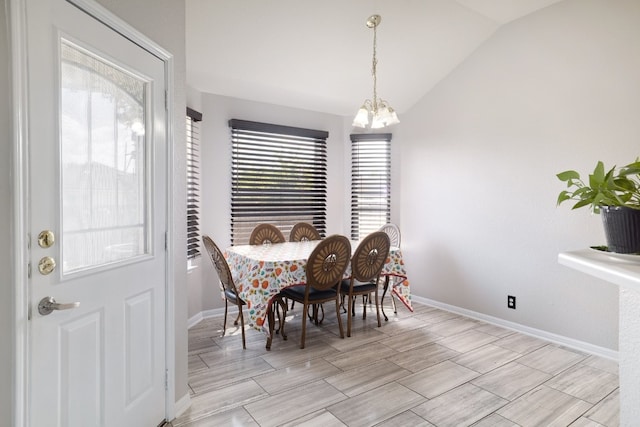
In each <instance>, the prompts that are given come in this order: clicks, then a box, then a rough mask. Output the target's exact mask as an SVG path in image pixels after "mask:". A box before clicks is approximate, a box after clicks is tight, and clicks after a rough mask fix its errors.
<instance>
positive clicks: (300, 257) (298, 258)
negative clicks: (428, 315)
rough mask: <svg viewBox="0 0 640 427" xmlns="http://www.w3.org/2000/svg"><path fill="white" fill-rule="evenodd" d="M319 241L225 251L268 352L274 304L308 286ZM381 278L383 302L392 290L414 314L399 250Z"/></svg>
mask: <svg viewBox="0 0 640 427" xmlns="http://www.w3.org/2000/svg"><path fill="white" fill-rule="evenodd" d="M319 242H320V240H311V241H302V242H285V243H272V244H265V245H236V246H230V247H228V248H226V249H225V251H224V256H225V258H226V260H227V263H228V264H229V268H230V270H231V275H232V278H233V281H234V283H235V285H236V289H237V292H238V295H239V297H240V298H241V299H242V300H244V301H245V302H246V306H247V310H248V312H249V322H248V324H249V326H250V327H252V328H254V329H258V330H261V331H263V332H264V333H265V334H266V335H267V349H270V347H271V341H272V338H273V330H274V325H273V321H274V320H273V313H272V312H271V310H273V307H272V305H273V302H274V300H275V299H276V296H277V295H278V294H279V293H280V291H282V290H283V289H285V288H287V287H290V286H295V285H304V284H306V279H307V277H306V271H305V267H306V264H307V259H308V258H309V255H311V252H312V251H313V249H314V248H315V247H316V246H317V244H318V243H319ZM359 243H360V242H359V241H351V251H352V255H353V252H354V251H355V250H356V248H357V247H358V244H359ZM380 276H381V278H384V280H383V281H381V282H382V283H383V286H384V292H383V296H382V300H384V295H385V293H386V292H387V290H388V288H390V292H391V293H392V294H393V295H395V296H396V297H397V299H398V300H399V301H400V302H402V303H403V305H404V306H405V307H406V308H407V309H408V310H410V311H413V307H412V305H411V292H410V286H409V280H408V279H407V273H406V270H405V267H404V261H403V259H402V251H401V250H400V248H398V247H394V246H392V247H391V248H390V250H389V255H388V257H387V259H386V261H385V264H384V266H383V267H382V272H381V273H380ZM350 277H351V266H350V265H349V266H348V267H347V270H346V271H345V273H344V277H343V278H344V279H349V278H350ZM383 314H384V310H383ZM270 316H271V317H270ZM269 319H271V324H269ZM386 319H387V316H386V315H385V320H386Z"/></svg>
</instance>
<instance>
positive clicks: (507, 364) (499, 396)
mask: <svg viewBox="0 0 640 427" xmlns="http://www.w3.org/2000/svg"><path fill="white" fill-rule="evenodd" d="M387 299H388V298H387ZM386 302H387V301H385V303H386ZM325 309H326V310H327V313H326V318H325V319H324V322H323V323H322V324H321V325H319V326H315V325H313V324H312V323H311V322H308V323H307V339H306V346H305V348H304V349H300V348H299V344H300V331H301V329H300V324H301V322H300V316H301V314H302V309H301V307H300V306H299V305H296V307H295V309H294V310H293V311H289V312H288V313H287V325H286V332H287V336H288V340H287V341H284V340H282V338H281V337H280V336H279V335H277V336H276V337H275V338H274V340H273V345H272V347H271V351H267V350H266V349H265V336H264V335H263V334H262V333H261V332H258V331H255V330H250V329H247V330H246V332H247V349H246V350H243V349H242V338H241V336H240V330H239V328H238V327H235V326H233V319H234V317H233V315H231V316H230V317H229V320H228V324H227V326H230V327H228V328H227V333H226V335H225V336H224V337H221V332H222V321H223V319H222V316H218V317H212V318H208V319H205V320H203V321H201V322H200V323H199V324H197V325H196V326H194V327H193V328H191V329H190V330H189V386H190V388H191V407H190V408H189V409H188V410H187V411H186V412H185V413H184V414H182V415H181V416H180V417H178V418H177V419H176V420H174V422H173V425H174V426H175V427H178V426H184V427H196V426H198V427H202V426H321V427H332V426H381V427H382V426H438V427H446V426H476V427H500V426H523V427H528V426H545V427H546V426H572V427H601V426H604V427H615V426H618V424H619V415H618V414H619V394H618V366H617V363H615V362H613V361H610V360H607V359H603V358H600V357H596V356H592V355H589V354H585V353H582V352H580V351H576V350H573V349H570V348H566V347H562V346H559V345H556V344H552V343H549V342H546V341H543V340H540V339H537V338H533V337H530V336H527V335H524V334H520V333H517V332H514V331H511V330H508V329H504V328H501V327H498V326H495V325H490V324H487V323H484V322H481V321H477V320H474V319H469V318H466V317H463V316H459V315H456V314H453V313H449V312H447V311H443V310H440V309H437V308H434V307H430V306H426V305H422V304H418V303H414V309H415V310H414V312H413V313H411V312H409V311H408V310H406V309H405V308H404V307H398V314H397V315H394V314H393V312H392V309H391V307H390V306H387V307H385V312H386V313H387V314H388V315H389V314H391V315H390V317H389V321H388V322H385V321H384V320H383V322H382V327H380V328H378V327H377V322H376V319H375V308H373V310H371V309H370V308H368V312H367V318H366V319H365V320H363V319H362V306H358V307H357V314H356V317H355V318H354V325H353V329H352V333H351V337H350V338H345V339H341V338H340V336H339V332H338V324H337V318H336V315H335V313H333V314H331V311H332V310H331V309H330V304H326V307H325ZM343 319H344V324H345V327H346V315H343Z"/></svg>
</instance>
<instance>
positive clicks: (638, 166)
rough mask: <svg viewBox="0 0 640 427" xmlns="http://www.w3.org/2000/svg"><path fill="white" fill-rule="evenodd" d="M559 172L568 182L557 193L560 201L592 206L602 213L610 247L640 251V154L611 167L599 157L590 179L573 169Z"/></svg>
mask: <svg viewBox="0 0 640 427" xmlns="http://www.w3.org/2000/svg"><path fill="white" fill-rule="evenodd" d="M556 176H557V177H558V179H559V180H560V181H563V182H566V183H567V189H566V190H563V191H561V192H560V194H559V195H558V201H557V204H558V205H560V204H561V203H563V202H566V201H568V200H573V201H575V202H576V203H575V204H574V205H573V207H572V209H579V208H583V207H589V208H590V209H591V211H592V212H593V213H595V214H600V213H601V214H602V222H603V225H604V232H605V237H606V240H607V250H608V251H610V252H617V253H626V254H630V253H631V254H638V255H640V158H637V159H636V161H635V162H633V163H630V164H628V165H626V166H623V167H620V168H617V167H616V166H614V167H612V168H611V169H609V170H608V171H607V170H606V169H605V167H604V164H603V163H602V162H601V161H599V162H598V164H597V165H596V168H595V169H594V170H593V173H591V174H590V175H589V180H588V182H587V183H585V182H584V181H583V180H582V179H581V178H580V174H579V173H578V172H576V171H574V170H568V171H564V172H561V173H559V174H557V175H556Z"/></svg>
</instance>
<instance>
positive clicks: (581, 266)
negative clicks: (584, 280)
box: [558, 249, 640, 292]
mask: <svg viewBox="0 0 640 427" xmlns="http://www.w3.org/2000/svg"><path fill="white" fill-rule="evenodd" d="M627 257H631V255H627ZM558 262H559V263H560V264H562V265H566V266H567V267H571V268H573V269H575V270H578V271H581V272H583V273H586V274H589V275H591V276H594V277H597V278H599V279H603V280H606V281H607V282H610V283H613V284H615V285H618V286H622V287H625V288H629V289H632V290H634V291H636V292H640V255H638V261H636V262H634V261H633V260H629V259H628V258H616V256H615V255H609V254H607V253H604V252H599V251H596V250H593V249H580V250H576V251H569V252H562V253H561V254H559V255H558Z"/></svg>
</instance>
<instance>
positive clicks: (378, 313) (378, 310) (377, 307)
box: [374, 287, 382, 328]
mask: <svg viewBox="0 0 640 427" xmlns="http://www.w3.org/2000/svg"><path fill="white" fill-rule="evenodd" d="M374 298H375V299H376V316H377V317H378V328H379V327H380V326H382V324H381V323H380V304H378V288H377V287H376V292H375V297H374Z"/></svg>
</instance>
